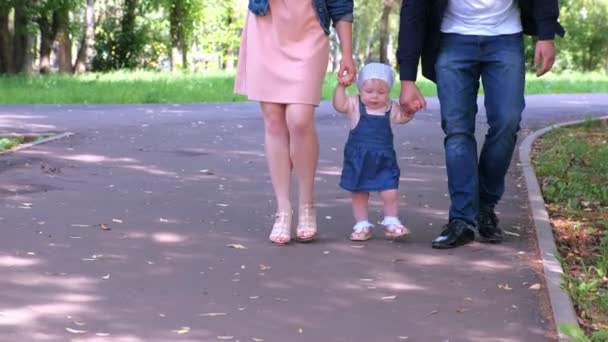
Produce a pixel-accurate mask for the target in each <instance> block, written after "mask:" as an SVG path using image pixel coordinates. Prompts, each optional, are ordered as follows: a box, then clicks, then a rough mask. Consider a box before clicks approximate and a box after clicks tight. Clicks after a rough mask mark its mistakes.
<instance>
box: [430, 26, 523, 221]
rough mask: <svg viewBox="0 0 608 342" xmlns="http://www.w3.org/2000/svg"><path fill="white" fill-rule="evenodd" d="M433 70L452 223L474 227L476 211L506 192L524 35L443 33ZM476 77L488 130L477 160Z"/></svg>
mask: <svg viewBox="0 0 608 342" xmlns="http://www.w3.org/2000/svg"><path fill="white" fill-rule="evenodd" d="M435 68H436V72H437V91H438V95H439V101H440V104H441V127H442V129H443V131H444V133H445V135H446V136H445V141H444V145H445V159H446V166H447V174H448V187H449V193H450V199H451V202H452V203H451V206H450V214H449V215H450V221H453V220H461V221H464V222H467V223H469V224H472V225H474V226H476V225H477V222H476V221H477V220H476V216H477V213H478V211H479V208H480V207H482V208H494V206H495V205H496V203H498V201H499V200H500V198H501V197H502V195H503V193H504V182H505V175H506V173H507V170H508V168H509V164H510V162H511V157H512V155H513V150H514V148H515V143H516V140H517V132H518V131H519V124H520V121H521V113H522V111H523V109H524V107H525V102H524V83H525V69H524V45H523V36H522V34H521V33H519V34H512V35H502V36H474V35H458V34H442V35H441V48H440V53H439V56H438V59H437V63H436V65H435ZM480 78H481V82H482V84H483V89H484V93H485V97H484V105H485V108H486V115H487V121H488V125H489V127H490V128H489V130H488V132H487V134H486V137H485V142H484V144H483V147H482V149H481V154H480V156H479V158H478V157H477V153H478V152H477V141H476V139H475V116H476V114H477V93H478V90H479V80H480Z"/></svg>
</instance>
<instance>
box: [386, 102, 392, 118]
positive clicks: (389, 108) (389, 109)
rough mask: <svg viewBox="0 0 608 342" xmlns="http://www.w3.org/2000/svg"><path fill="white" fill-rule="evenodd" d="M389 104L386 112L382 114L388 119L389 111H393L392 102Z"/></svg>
mask: <svg viewBox="0 0 608 342" xmlns="http://www.w3.org/2000/svg"><path fill="white" fill-rule="evenodd" d="M389 101H390V99H389ZM390 103H391V104H390V105H389V106H388V110H387V111H386V113H384V116H388V117H390V116H391V111H392V110H393V101H390Z"/></svg>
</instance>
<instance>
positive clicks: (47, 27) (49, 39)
mask: <svg viewBox="0 0 608 342" xmlns="http://www.w3.org/2000/svg"><path fill="white" fill-rule="evenodd" d="M37 22H38V27H39V28H40V64H39V66H38V70H39V71H40V73H41V74H48V73H49V72H50V71H51V50H52V48H53V40H54V37H55V32H53V27H52V26H51V21H50V20H49V18H48V16H47V14H43V15H41V16H40V17H39V18H38V20H37Z"/></svg>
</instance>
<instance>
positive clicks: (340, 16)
mask: <svg viewBox="0 0 608 342" xmlns="http://www.w3.org/2000/svg"><path fill="white" fill-rule="evenodd" d="M300 1H305V0H300ZM312 3H313V6H314V8H315V11H316V12H317V15H318V16H319V22H320V23H321V27H323V30H324V31H325V33H326V34H329V29H330V26H331V23H332V22H333V23H334V25H335V24H336V22H338V21H339V20H346V21H350V22H352V21H353V8H354V7H353V0H312ZM268 4H269V0H249V6H248V7H249V10H250V11H251V12H252V13H253V14H255V15H261V16H263V15H266V13H268V8H269V5H268Z"/></svg>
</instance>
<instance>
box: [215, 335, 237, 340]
mask: <svg viewBox="0 0 608 342" xmlns="http://www.w3.org/2000/svg"><path fill="white" fill-rule="evenodd" d="M217 339H218V340H232V339H234V336H218V337H217Z"/></svg>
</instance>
